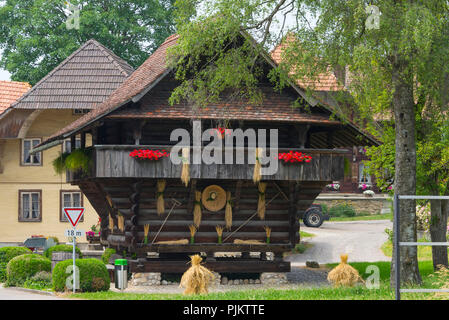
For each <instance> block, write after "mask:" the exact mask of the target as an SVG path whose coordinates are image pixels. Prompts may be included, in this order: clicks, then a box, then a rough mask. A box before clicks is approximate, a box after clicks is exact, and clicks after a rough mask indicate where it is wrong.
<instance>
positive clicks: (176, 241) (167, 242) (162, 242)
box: [156, 239, 189, 244]
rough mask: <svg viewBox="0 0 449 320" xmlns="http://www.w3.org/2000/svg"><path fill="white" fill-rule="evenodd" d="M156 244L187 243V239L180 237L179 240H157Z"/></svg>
mask: <svg viewBox="0 0 449 320" xmlns="http://www.w3.org/2000/svg"><path fill="white" fill-rule="evenodd" d="M156 243H157V244H188V243H189V240H187V239H180V240H166V241H157V242H156Z"/></svg>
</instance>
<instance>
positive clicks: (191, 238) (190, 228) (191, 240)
mask: <svg viewBox="0 0 449 320" xmlns="http://www.w3.org/2000/svg"><path fill="white" fill-rule="evenodd" d="M189 230H190V243H191V244H193V243H195V233H196V228H195V226H194V225H190V226H189Z"/></svg>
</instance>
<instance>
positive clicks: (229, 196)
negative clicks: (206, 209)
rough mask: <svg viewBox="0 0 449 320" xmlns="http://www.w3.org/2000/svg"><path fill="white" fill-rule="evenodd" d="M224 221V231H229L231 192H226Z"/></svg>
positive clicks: (230, 225)
mask: <svg viewBox="0 0 449 320" xmlns="http://www.w3.org/2000/svg"><path fill="white" fill-rule="evenodd" d="M225 221H226V229H228V230H230V229H231V227H232V205H231V191H226V209H225Z"/></svg>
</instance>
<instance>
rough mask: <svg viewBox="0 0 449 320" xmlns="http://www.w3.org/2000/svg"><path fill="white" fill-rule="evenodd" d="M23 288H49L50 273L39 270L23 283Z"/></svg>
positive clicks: (50, 282)
mask: <svg viewBox="0 0 449 320" xmlns="http://www.w3.org/2000/svg"><path fill="white" fill-rule="evenodd" d="M23 286H24V287H25V288H29V289H37V290H42V289H49V288H51V286H52V281H51V273H50V272H47V271H39V272H38V273H36V274H35V275H34V276H32V277H31V278H30V279H28V280H26V281H25V282H24V284H23Z"/></svg>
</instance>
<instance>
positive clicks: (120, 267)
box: [114, 259, 128, 290]
mask: <svg viewBox="0 0 449 320" xmlns="http://www.w3.org/2000/svg"><path fill="white" fill-rule="evenodd" d="M114 265H115V288H116V289H119V290H124V289H126V288H127V287H128V260H126V259H116V260H115V261H114Z"/></svg>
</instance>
